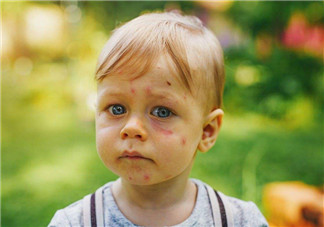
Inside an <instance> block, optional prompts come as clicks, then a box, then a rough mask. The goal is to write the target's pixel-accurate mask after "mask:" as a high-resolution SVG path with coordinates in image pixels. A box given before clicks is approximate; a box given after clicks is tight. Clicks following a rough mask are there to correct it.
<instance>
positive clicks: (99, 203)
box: [83, 187, 104, 227]
mask: <svg viewBox="0 0 324 227" xmlns="http://www.w3.org/2000/svg"><path fill="white" fill-rule="evenodd" d="M102 193H103V191H102V187H100V188H99V189H97V191H96V192H95V193H93V194H91V195H87V196H85V197H84V198H83V223H84V226H85V227H97V226H98V227H103V226H104V220H103V199H102Z"/></svg>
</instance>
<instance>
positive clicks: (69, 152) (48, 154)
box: [1, 1, 324, 226]
mask: <svg viewBox="0 0 324 227" xmlns="http://www.w3.org/2000/svg"><path fill="white" fill-rule="evenodd" d="M1 6H2V24H1V25H2V32H1V36H2V47H1V48H2V49H1V51H2V57H1V75H2V77H1V98H2V99H1V104H2V106H1V123H2V124H1V127H2V134H1V151H2V152H1V155H2V156H1V167H2V171H1V173H2V175H1V179H2V190H1V202H2V209H1V220H2V225H3V226H45V225H47V224H48V223H49V221H50V219H51V218H52V216H53V215H54V213H55V211H56V210H57V209H59V208H63V207H65V206H67V205H69V204H71V203H72V202H74V201H76V200H79V199H81V198H82V197H83V196H84V195H86V194H89V193H92V192H93V191H94V190H95V189H96V188H98V187H99V186H101V185H103V184H105V183H106V182H108V181H111V180H114V179H116V176H115V175H113V174H112V173H110V172H109V171H108V170H107V169H106V168H105V167H104V165H103V164H102V163H101V161H100V159H99V157H98V156H97V154H96V145H95V127H94V100H95V97H96V85H95V81H94V79H93V78H94V70H95V65H96V60H97V57H98V54H99V52H100V50H101V48H102V47H103V45H104V43H105V42H106V41H107V39H108V38H109V35H110V31H111V30H112V29H113V28H114V27H115V26H117V25H119V24H121V23H123V22H126V21H128V20H130V19H132V18H134V17H136V16H138V15H140V14H141V13H144V12H147V11H152V10H171V9H180V10H182V11H184V12H185V13H186V14H192V15H196V16H198V17H199V18H201V20H202V21H203V22H204V23H205V24H206V25H207V26H208V27H209V28H210V29H211V30H213V31H214V32H215V34H216V35H217V37H218V38H219V40H220V42H221V44H222V46H223V48H224V51H225V67H226V74H227V79H226V87H225V94H224V110H225V118H224V124H223V129H222V131H221V134H220V136H219V139H218V141H217V143H216V145H215V147H214V148H213V149H212V150H211V151H210V152H208V153H206V154H199V155H198V157H197V160H196V163H195V166H194V168H193V171H192V177H195V178H200V179H202V180H204V181H205V182H207V183H209V184H211V185H212V186H213V187H214V188H216V189H218V190H221V191H223V192H224V193H225V194H228V195H230V196H235V197H238V198H242V199H245V200H252V201H254V202H255V203H256V204H257V205H258V206H259V207H260V209H262V188H263V187H264V186H265V185H266V184H267V183H269V182H275V181H302V182H305V183H307V184H312V185H316V186H321V185H323V182H324V181H323V180H324V179H323V176H324V175H323V173H324V172H323V164H324V155H323V104H324V97H323V91H324V81H323V44H324V28H323V24H324V17H323V2H233V1H227V2H218V3H213V2H205V3H204V2H185V1H181V2H146V1H143V2H85V1H82V2H77V1H73V2H64V1H56V2H2V3H1Z"/></svg>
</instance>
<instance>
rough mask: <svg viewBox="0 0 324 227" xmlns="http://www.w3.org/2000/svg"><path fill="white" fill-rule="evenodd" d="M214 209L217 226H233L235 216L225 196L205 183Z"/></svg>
mask: <svg viewBox="0 0 324 227" xmlns="http://www.w3.org/2000/svg"><path fill="white" fill-rule="evenodd" d="M205 186H206V190H207V192H208V197H209V202H210V205H211V209H212V214H213V219H214V224H215V227H233V226H234V223H233V217H232V212H231V210H230V207H229V205H228V203H227V200H226V198H225V196H224V195H223V194H222V193H220V192H217V191H215V190H214V189H213V188H212V187H210V186H209V185H207V184H206V185H205Z"/></svg>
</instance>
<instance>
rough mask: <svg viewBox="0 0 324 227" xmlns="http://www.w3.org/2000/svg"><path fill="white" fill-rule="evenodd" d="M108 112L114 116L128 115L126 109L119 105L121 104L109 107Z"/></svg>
mask: <svg viewBox="0 0 324 227" xmlns="http://www.w3.org/2000/svg"><path fill="white" fill-rule="evenodd" d="M108 111H109V112H110V113H111V114H112V115H121V114H124V113H126V109H125V107H123V106H122V105H119V104H116V105H111V106H109V108H108Z"/></svg>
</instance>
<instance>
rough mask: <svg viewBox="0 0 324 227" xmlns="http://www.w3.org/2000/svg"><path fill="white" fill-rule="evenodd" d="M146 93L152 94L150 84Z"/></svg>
mask: <svg viewBox="0 0 324 227" xmlns="http://www.w3.org/2000/svg"><path fill="white" fill-rule="evenodd" d="M145 90H146V94H148V95H150V94H151V87H150V86H149V87H146V89H145Z"/></svg>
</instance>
